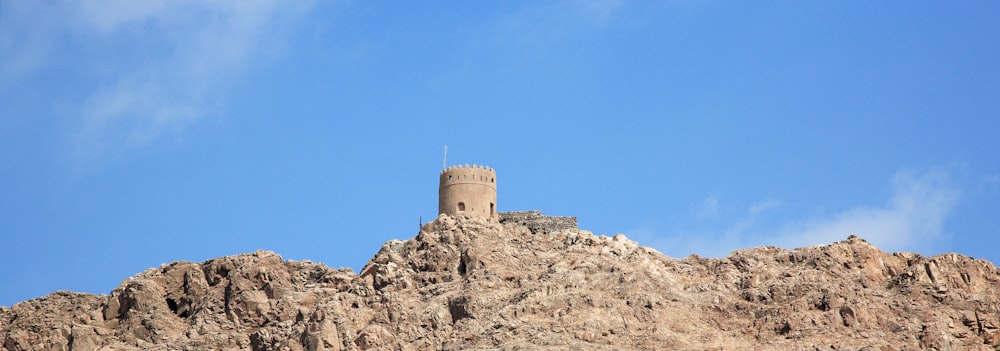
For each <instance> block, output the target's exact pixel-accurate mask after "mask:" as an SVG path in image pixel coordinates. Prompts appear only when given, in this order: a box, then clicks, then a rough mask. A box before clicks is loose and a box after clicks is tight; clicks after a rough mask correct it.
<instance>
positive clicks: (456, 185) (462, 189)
mask: <svg viewBox="0 0 1000 351" xmlns="http://www.w3.org/2000/svg"><path fill="white" fill-rule="evenodd" d="M438 214H448V215H451V216H455V215H461V216H476V217H483V218H488V219H491V220H497V221H499V222H500V223H501V224H506V223H513V224H518V225H524V226H526V227H528V229H529V230H531V232H532V233H535V234H550V233H551V234H554V233H560V232H562V231H564V230H568V229H577V222H576V217H551V216H543V215H542V211H519V212H503V213H498V212H497V173H496V171H494V170H493V169H492V168H489V167H486V166H479V165H472V166H469V165H468V164H466V165H461V166H452V167H448V168H445V169H444V170H442V171H441V181H440V183H439V186H438Z"/></svg>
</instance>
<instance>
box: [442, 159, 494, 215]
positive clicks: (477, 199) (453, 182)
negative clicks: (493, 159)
mask: <svg viewBox="0 0 1000 351" xmlns="http://www.w3.org/2000/svg"><path fill="white" fill-rule="evenodd" d="M496 176H497V175H496V171H494V170H493V169H492V168H489V167H485V166H477V165H472V166H469V165H467V164H466V165H463V166H453V167H448V168H446V169H444V170H443V171H441V182H440V185H439V187H438V214H441V213H447V214H449V215H466V216H480V217H486V218H494V217H496V213H497V210H496V209H497V182H496Z"/></svg>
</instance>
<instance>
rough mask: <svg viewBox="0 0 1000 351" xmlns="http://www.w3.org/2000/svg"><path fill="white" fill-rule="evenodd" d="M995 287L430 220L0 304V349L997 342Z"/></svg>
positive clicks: (958, 276) (946, 276) (971, 264)
mask: <svg viewBox="0 0 1000 351" xmlns="http://www.w3.org/2000/svg"><path fill="white" fill-rule="evenodd" d="M536 232H537V231H536ZM998 300H1000V273H998V271H997V269H996V267H994V266H993V265H992V264H991V263H989V262H986V261H983V260H974V259H971V258H969V257H965V256H961V255H957V254H946V255H940V256H934V257H928V258H925V257H921V256H919V255H916V254H907V253H896V254H888V253H885V252H882V251H880V250H879V249H877V248H875V247H873V246H871V245H869V244H868V243H866V242H865V241H864V240H861V239H860V238H857V237H850V238H848V239H847V240H845V241H842V242H839V243H835V244H831V245H825V246H815V247H809V248H801V249H796V250H785V249H779V248H773V247H762V248H754V249H748V250H742V251H737V252H734V253H732V254H730V255H729V256H728V257H726V258H724V259H705V258H698V257H694V256H692V257H688V258H685V259H673V258H668V257H666V256H664V255H662V254H660V253H658V252H656V251H655V250H653V249H649V248H644V247H639V246H638V245H637V244H636V243H635V242H632V241H630V240H628V239H626V238H625V237H624V236H622V235H616V236H614V237H606V236H595V235H593V234H591V233H589V232H587V231H583V230H576V229H566V230H563V231H561V232H537V233H532V231H531V230H529V229H528V227H527V226H525V225H523V224H517V223H507V224H503V225H501V224H499V223H496V222H490V221H486V220H483V219H478V218H453V217H448V216H441V217H440V218H438V219H437V220H436V221H434V222H432V223H429V224H428V225H426V226H425V227H424V228H423V229H422V230H421V231H420V233H419V234H418V235H417V236H416V237H415V238H413V239H410V240H406V241H400V240H394V241H390V242H387V243H386V244H385V245H383V246H382V248H381V250H380V251H379V252H378V253H377V254H376V255H375V257H374V258H372V260H371V261H370V262H369V263H368V264H367V265H366V266H365V268H364V269H363V270H362V272H361V273H360V274H355V273H354V272H352V271H350V270H334V269H330V268H327V267H326V266H324V265H322V264H318V263H311V262H293V261H285V260H282V258H281V257H280V256H278V255H276V254H274V253H269V252H256V253H253V254H246V255H238V256H231V257H223V258H218V259H214V260H210V261H207V262H204V263H200V264H199V263H190V262H178V263H173V264H170V265H166V266H163V267H160V268H155V269H150V270H147V271H145V272H143V273H140V274H138V275H136V276H135V277H132V278H129V279H128V280H127V281H126V282H124V283H123V284H122V285H121V286H119V287H118V288H116V289H115V290H114V291H112V292H111V294H110V295H100V296H98V295H90V294H76V293H69V292H56V293H53V294H51V295H49V296H46V297H43V298H39V299H35V300H30V301H26V302H22V303H19V304H16V305H14V306H12V307H11V308H4V307H0V342H2V344H0V350H99V349H105V350H205V349H216V350H217V349H252V350H261V351H262V350H368V349H372V350H426V349H443V350H468V349H509V350H514V349H616V350H620V349H644V350H648V349H684V350H723V349H725V350H732V349H757V350H917V349H927V350H996V349H997V347H998V345H1000V302H998Z"/></svg>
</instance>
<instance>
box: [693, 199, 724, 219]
mask: <svg viewBox="0 0 1000 351" xmlns="http://www.w3.org/2000/svg"><path fill="white" fill-rule="evenodd" d="M718 214H719V195H718V194H712V195H709V196H708V197H706V198H705V199H704V200H702V201H701V206H700V207H699V208H698V210H697V211H695V216H697V217H698V218H711V217H715V216H716V215H718Z"/></svg>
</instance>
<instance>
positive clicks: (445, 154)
mask: <svg viewBox="0 0 1000 351" xmlns="http://www.w3.org/2000/svg"><path fill="white" fill-rule="evenodd" d="M445 168H448V144H444V161H441V169H445Z"/></svg>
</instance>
